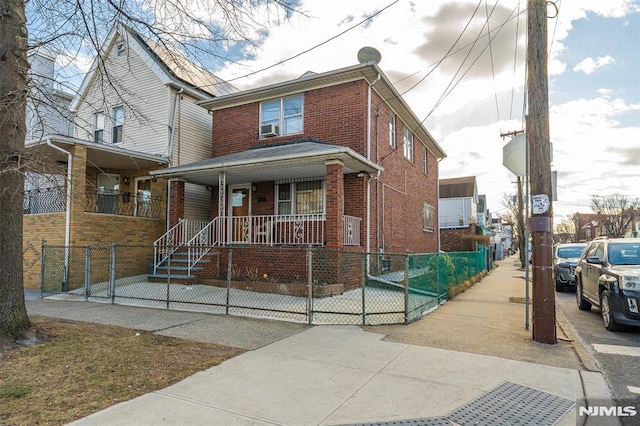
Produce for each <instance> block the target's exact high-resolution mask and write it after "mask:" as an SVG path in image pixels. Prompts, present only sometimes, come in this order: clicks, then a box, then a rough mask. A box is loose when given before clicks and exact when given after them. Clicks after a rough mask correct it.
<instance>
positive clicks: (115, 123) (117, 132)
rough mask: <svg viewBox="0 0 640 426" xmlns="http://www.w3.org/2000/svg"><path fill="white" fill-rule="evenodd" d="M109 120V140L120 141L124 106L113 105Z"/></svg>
mask: <svg viewBox="0 0 640 426" xmlns="http://www.w3.org/2000/svg"><path fill="white" fill-rule="evenodd" d="M111 120H112V126H111V142H112V143H120V142H122V127H123V126H124V107H121V106H119V107H115V108H114V109H113V115H112V118H111Z"/></svg>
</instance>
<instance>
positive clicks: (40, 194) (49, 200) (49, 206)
mask: <svg viewBox="0 0 640 426" xmlns="http://www.w3.org/2000/svg"><path fill="white" fill-rule="evenodd" d="M65 201H66V195H65V193H64V188H59V187H52V188H43V189H32V190H29V191H25V192H24V198H23V201H22V213H23V214H36V213H60V212H63V211H65V210H66V207H65Z"/></svg>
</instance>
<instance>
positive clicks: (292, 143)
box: [151, 63, 445, 259]
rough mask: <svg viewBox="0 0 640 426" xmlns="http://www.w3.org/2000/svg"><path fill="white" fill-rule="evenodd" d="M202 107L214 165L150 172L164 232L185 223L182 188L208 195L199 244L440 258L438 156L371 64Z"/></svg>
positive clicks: (220, 99) (434, 145)
mask: <svg viewBox="0 0 640 426" xmlns="http://www.w3.org/2000/svg"><path fill="white" fill-rule="evenodd" d="M200 105H201V106H202V107H203V108H205V109H206V110H209V111H210V112H211V114H212V117H213V132H212V133H213V146H212V156H211V157H212V158H210V159H208V160H204V161H200V162H194V163H190V164H183V165H181V166H178V165H175V166H174V167H171V168H167V169H163V170H156V171H152V172H151V174H152V176H155V177H159V178H160V177H162V178H167V179H171V188H172V191H171V212H172V213H171V216H170V222H171V224H172V225H174V224H178V226H181V225H179V224H180V221H179V220H180V219H181V218H183V217H184V216H183V214H182V211H183V205H185V204H186V203H188V201H189V196H188V194H186V193H185V192H184V190H183V187H184V185H185V184H188V183H196V184H199V185H202V186H203V187H207V188H209V189H210V190H211V200H212V214H211V222H210V223H209V225H207V226H206V227H205V229H203V231H202V233H201V234H200V235H199V236H197V237H195V238H194V241H196V242H198V244H204V245H207V246H228V245H232V244H244V245H270V246H276V245H282V246H292V245H297V246H302V247H306V246H308V245H312V246H325V247H328V248H335V249H348V250H357V251H366V252H386V253H428V252H437V251H438V249H439V247H438V234H437V230H438V222H437V217H438V215H437V208H438V198H437V183H438V162H439V161H440V160H441V159H443V158H444V157H445V153H444V152H443V150H442V149H441V148H440V146H439V145H438V144H437V143H436V141H435V140H434V139H433V138H432V136H431V135H430V134H429V132H428V131H427V129H426V128H425V127H424V126H423V125H422V123H421V120H420V119H418V117H416V116H415V114H414V113H413V112H412V110H411V109H410V108H409V106H408V105H407V104H406V103H405V101H404V100H403V98H402V97H401V96H400V94H399V93H398V92H397V90H396V89H395V88H394V86H393V85H392V84H391V83H390V82H389V80H388V79H387V77H386V76H385V75H384V73H383V72H382V71H381V70H380V68H379V67H378V66H377V65H376V64H374V63H366V64H359V65H355V66H350V67H346V68H342V69H337V70H333V71H329V72H324V73H319V74H316V73H306V74H305V75H303V76H301V77H300V78H297V79H294V80H290V81H285V82H282V83H276V84H271V85H268V86H264V87H257V88H254V89H250V90H246V91H242V92H238V93H233V94H228V95H224V96H219V97H216V98H212V99H209V100H207V101H204V102H201V103H200ZM234 259H236V257H234Z"/></svg>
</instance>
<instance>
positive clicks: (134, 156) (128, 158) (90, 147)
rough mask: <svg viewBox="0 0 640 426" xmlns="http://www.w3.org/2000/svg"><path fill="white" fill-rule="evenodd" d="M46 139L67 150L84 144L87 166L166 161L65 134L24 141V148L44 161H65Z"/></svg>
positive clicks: (133, 165)
mask: <svg viewBox="0 0 640 426" xmlns="http://www.w3.org/2000/svg"><path fill="white" fill-rule="evenodd" d="M47 140H50V141H51V143H52V144H53V145H55V146H57V147H59V148H62V149H63V150H65V151H69V150H70V149H71V148H72V147H73V146H74V145H84V146H86V148H87V166H90V167H97V168H100V169H134V170H139V169H144V168H149V167H157V166H158V165H165V164H167V163H168V159H167V158H166V157H163V156H160V155H154V154H147V153H144V152H138V151H132V150H128V149H123V148H120V147H118V146H115V145H111V144H98V143H94V142H90V141H85V140H82V139H75V138H70V137H66V136H58V135H53V136H48V137H46V138H43V139H41V140H38V141H31V142H27V143H26V145H25V146H26V148H27V149H29V150H30V151H32V152H34V151H35V152H37V154H36V155H37V156H38V157H39V158H43V159H44V160H45V161H49V162H56V161H67V156H66V155H65V154H64V153H63V152H60V151H58V150H56V149H53V148H51V147H50V146H48V145H47V144H46V142H47Z"/></svg>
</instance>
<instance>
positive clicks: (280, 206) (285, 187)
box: [276, 180, 324, 215]
mask: <svg viewBox="0 0 640 426" xmlns="http://www.w3.org/2000/svg"><path fill="white" fill-rule="evenodd" d="M276 186H277V188H276V214H278V215H290V214H322V213H324V181H323V180H312V181H305V182H291V183H280V184H277V185H276Z"/></svg>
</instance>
